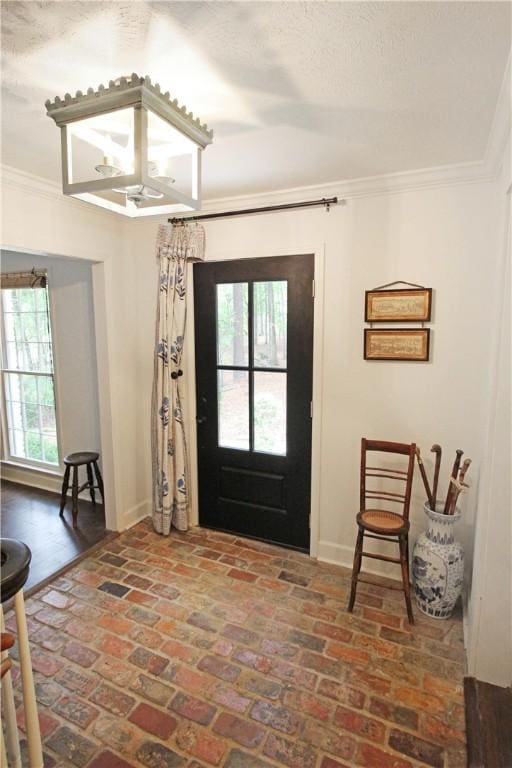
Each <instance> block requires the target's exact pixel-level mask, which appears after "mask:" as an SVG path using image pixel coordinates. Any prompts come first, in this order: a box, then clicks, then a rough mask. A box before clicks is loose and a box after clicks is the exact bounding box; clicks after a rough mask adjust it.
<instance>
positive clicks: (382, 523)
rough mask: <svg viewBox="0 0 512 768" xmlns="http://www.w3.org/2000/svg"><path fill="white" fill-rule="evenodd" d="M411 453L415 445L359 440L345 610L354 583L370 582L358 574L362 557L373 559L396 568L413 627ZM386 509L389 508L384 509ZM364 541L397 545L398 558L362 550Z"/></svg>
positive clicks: (354, 589)
mask: <svg viewBox="0 0 512 768" xmlns="http://www.w3.org/2000/svg"><path fill="white" fill-rule="evenodd" d="M415 454H416V445H415V443H411V444H409V443H393V442H389V441H385V440H367V439H366V438H365V437H363V439H362V440H361V469H360V486H359V512H358V514H357V516H356V522H357V529H358V531H357V542H356V547H355V551H354V565H353V567H352V584H351V589H350V598H349V602H348V608H347V610H348V612H349V613H352V611H353V610H354V603H355V599H356V592H357V584H358V582H359V581H365V582H368V581H370V580H369V579H368V578H363V577H364V576H365V574H364V573H363V574H361V564H362V560H363V557H366V558H373V559H375V560H383V561H385V562H387V563H396V565H399V566H400V569H401V572H402V591H403V593H404V597H405V605H406V608H407V616H408V619H409V623H410V624H414V616H413V613H412V605H411V585H410V578H409V507H410V503H411V491H412V481H413V475H414V460H415ZM376 455H377V458H375V456H376ZM381 504H382V508H381ZM389 506H391V507H392V509H387V508H386V507H389ZM393 510H397V511H396V512H395V511H393ZM365 538H368V539H377V540H378V541H379V542H391V543H392V544H395V546H396V545H398V550H399V555H398V557H391V556H390V555H387V554H386V555H385V554H381V551H380V550H379V551H378V552H371V551H370V552H369V551H368V550H365V549H364V540H365ZM370 583H372V582H371V581H370ZM393 588H394V587H393Z"/></svg>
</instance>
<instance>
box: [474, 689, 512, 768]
mask: <svg viewBox="0 0 512 768" xmlns="http://www.w3.org/2000/svg"><path fill="white" fill-rule="evenodd" d="M464 699H465V704H466V732H467V745H468V768H512V689H511V688H500V687H498V686H497V685H489V683H482V682H481V681H480V680H475V678H474V677H466V679H465V680H464Z"/></svg>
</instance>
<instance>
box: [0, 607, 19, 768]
mask: <svg viewBox="0 0 512 768" xmlns="http://www.w3.org/2000/svg"><path fill="white" fill-rule="evenodd" d="M0 610H1V608H0ZM0 626H1V631H2V632H3V631H4V630H5V622H4V614H3V610H1V613H0ZM6 658H7V651H4V653H3V654H2V661H3V660H4V659H6ZM2 707H3V711H4V727H5V740H6V742H7V752H8V755H9V760H10V762H7V761H6V762H5V763H2V765H5V766H12V768H21V752H20V742H19V736H18V725H17V722H16V707H15V705H14V691H13V687H12V677H11V671H10V670H8V671H7V672H6V673H5V675H4V676H3V678H2Z"/></svg>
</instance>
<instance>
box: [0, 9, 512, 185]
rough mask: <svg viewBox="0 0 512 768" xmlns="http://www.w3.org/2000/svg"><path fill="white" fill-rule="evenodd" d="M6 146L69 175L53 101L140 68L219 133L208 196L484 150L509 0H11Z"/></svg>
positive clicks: (206, 175) (8, 158) (210, 155)
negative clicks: (63, 167) (49, 103)
mask: <svg viewBox="0 0 512 768" xmlns="http://www.w3.org/2000/svg"><path fill="white" fill-rule="evenodd" d="M1 5H2V118H3V119H2V123H3V125H2V161H3V162H4V163H7V164H9V165H13V166H15V167H17V168H20V169H21V170H24V171H29V172H33V173H35V174H38V175H40V176H43V177H46V178H48V179H54V180H58V179H59V178H60V150H59V131H58V129H57V128H56V127H55V125H54V123H53V121H51V120H50V119H49V118H48V117H47V116H46V110H45V106H44V102H45V100H46V99H47V98H53V97H55V96H56V95H59V96H61V97H62V96H64V94H65V93H66V91H70V92H73V93H74V92H75V91H76V90H78V89H80V90H82V91H85V90H86V89H87V88H88V87H89V86H94V87H96V86H98V85H99V84H100V83H108V81H109V80H110V79H115V78H116V77H118V76H120V75H128V74H130V73H131V72H137V73H138V74H141V75H149V76H150V77H151V79H152V80H153V82H155V81H156V82H159V83H160V85H161V86H162V90H164V91H165V90H169V91H170V93H171V95H172V97H175V98H177V99H178V101H179V102H180V104H186V106H187V108H188V109H189V110H192V111H193V112H194V114H195V115H197V116H199V117H200V118H201V120H202V121H206V122H207V123H208V125H209V127H210V128H213V130H214V132H215V137H214V142H213V144H212V145H211V146H210V147H208V148H207V149H206V151H205V153H204V156H203V196H204V197H205V198H208V197H209V198H212V197H219V196H230V195H237V194H252V193H257V192H263V191H269V190H276V189H284V188H289V187H296V186H303V185H311V184H319V183H323V182H331V181H338V180H348V179H355V178H361V177H366V176H373V175H379V174H386V173H395V172H400V171H409V170H414V169H419V168H428V167H436V166H442V165H448V164H455V163H464V162H469V161H480V160H482V159H483V157H484V154H485V150H486V145H487V140H488V137H489V131H490V128H491V124H492V120H493V116H494V112H495V108H496V102H497V99H498V94H499V89H500V85H501V81H502V76H503V72H504V70H505V65H506V61H507V56H508V52H509V50H510V39H511V32H510V14H511V5H510V4H509V3H508V2H314V1H310V2H193V1H192V0H188V1H185V2H139V1H137V0H134V1H132V2H96V1H95V0H87V1H85V2H81V1H80V2H67V1H66V0H60V1H56V2H53V1H51V0H46V1H45V2H17V0H3V1H2V4H1Z"/></svg>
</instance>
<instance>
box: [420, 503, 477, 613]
mask: <svg viewBox="0 0 512 768" xmlns="http://www.w3.org/2000/svg"><path fill="white" fill-rule="evenodd" d="M436 507H437V510H438V511H437V512H434V511H433V510H432V509H430V508H429V506H428V504H425V505H424V509H425V514H426V515H427V518H428V528H427V530H426V531H425V533H422V534H421V535H420V536H419V537H418V539H417V541H416V544H415V545H414V549H413V553H412V579H413V587H414V595H415V598H416V602H417V604H418V607H419V609H420V611H422V612H423V613H426V614H427V615H428V616H432V617H433V618H435V619H447V618H448V617H449V616H451V614H452V611H453V608H454V606H455V603H456V602H457V599H458V597H459V595H460V593H461V591H462V582H463V578H464V549H463V547H462V544H461V543H460V542H458V541H456V540H455V538H454V535H453V527H454V525H455V523H457V522H458V520H460V517H461V513H460V510H459V509H456V510H455V514H454V515H444V514H442V512H441V511H440V510H442V508H443V507H444V504H443V503H439V504H437V505H436Z"/></svg>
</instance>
